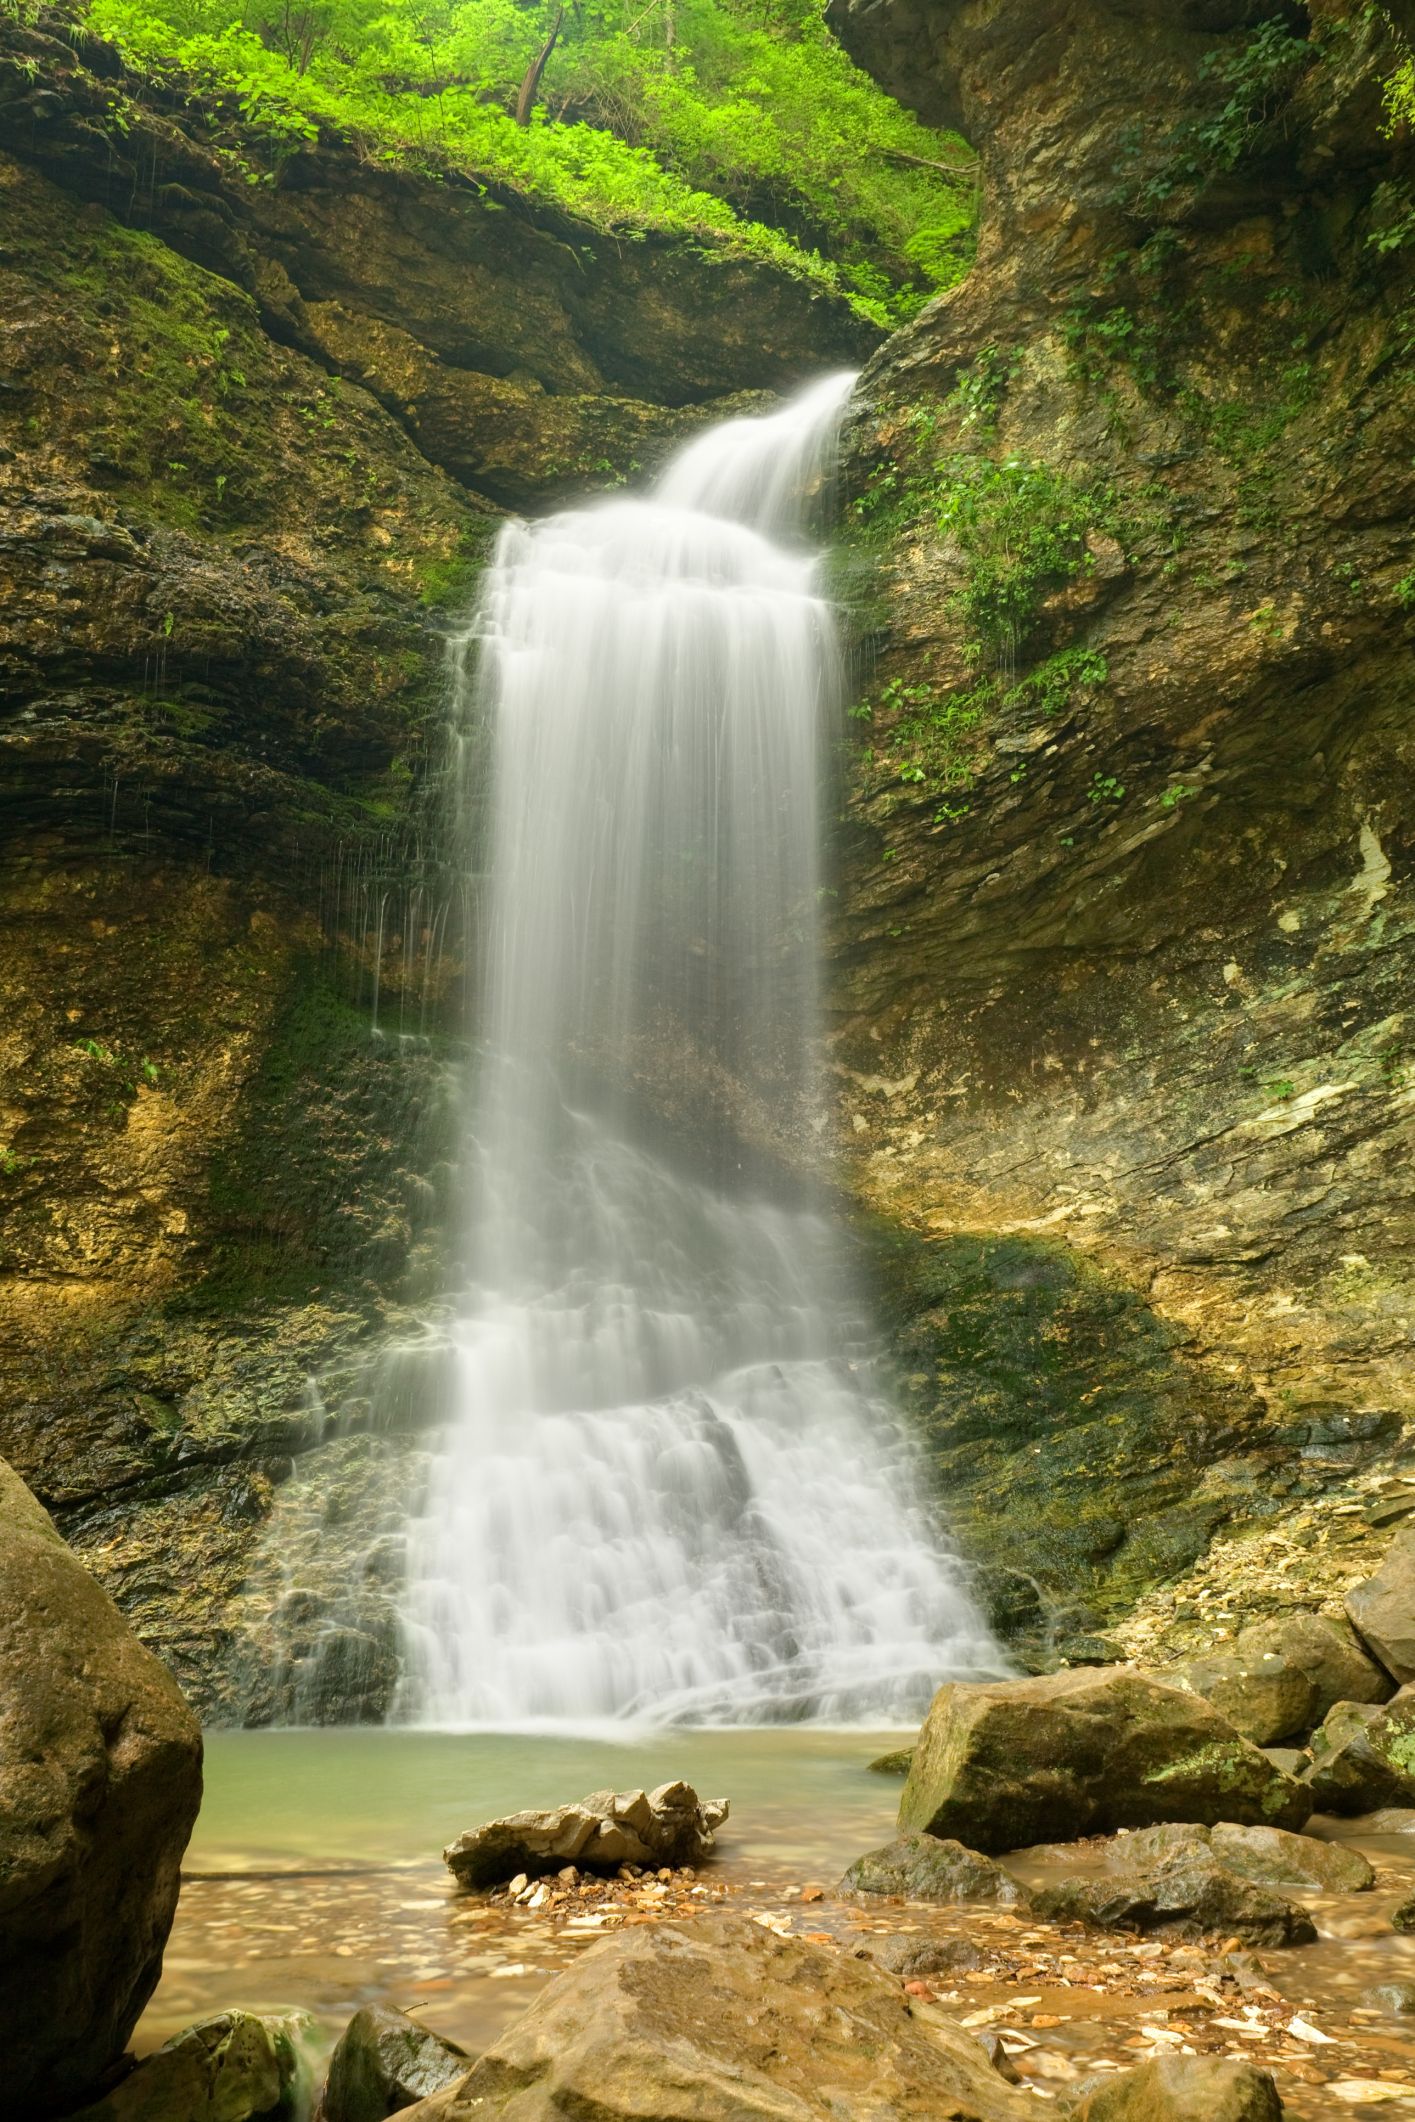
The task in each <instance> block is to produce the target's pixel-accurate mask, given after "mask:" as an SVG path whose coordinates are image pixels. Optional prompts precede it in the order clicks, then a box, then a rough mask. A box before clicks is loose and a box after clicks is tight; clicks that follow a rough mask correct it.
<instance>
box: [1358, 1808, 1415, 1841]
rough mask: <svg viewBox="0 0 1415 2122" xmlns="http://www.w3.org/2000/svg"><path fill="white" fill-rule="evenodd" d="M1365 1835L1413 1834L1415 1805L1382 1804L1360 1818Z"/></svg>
mask: <svg viewBox="0 0 1415 2122" xmlns="http://www.w3.org/2000/svg"><path fill="white" fill-rule="evenodd" d="M1361 1832H1362V1834H1366V1835H1415V1806H1411V1805H1383V1806H1381V1807H1380V1808H1379V1810H1378V1811H1376V1812H1373V1813H1366V1814H1365V1815H1364V1816H1363V1818H1362V1820H1361Z"/></svg>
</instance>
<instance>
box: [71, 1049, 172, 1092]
mask: <svg viewBox="0 0 1415 2122" xmlns="http://www.w3.org/2000/svg"><path fill="white" fill-rule="evenodd" d="M74 1052H75V1053H76V1054H82V1055H83V1057H84V1059H85V1060H87V1061H96V1062H97V1063H98V1065H99V1067H100V1068H102V1069H105V1070H106V1071H107V1072H108V1074H109V1075H110V1076H112V1077H113V1078H114V1079H115V1080H116V1081H117V1083H118V1084H119V1085H120V1086H121V1088H122V1090H123V1091H124V1092H125V1093H126V1094H127V1096H128V1097H130V1098H131V1097H133V1096H135V1095H136V1093H137V1089H138V1086H139V1084H142V1083H145V1084H147V1086H148V1087H149V1089H152V1088H155V1087H156V1084H157V1081H158V1078H159V1076H160V1074H161V1071H160V1070H159V1068H158V1066H157V1063H156V1062H155V1061H150V1060H149V1059H148V1057H147V1056H146V1054H144V1055H143V1057H142V1059H141V1060H129V1059H128V1058H126V1057H125V1056H124V1055H122V1054H119V1053H115V1052H114V1050H113V1048H112V1047H111V1046H105V1045H104V1043H103V1041H102V1040H101V1039H76V1040H75V1041H74Z"/></svg>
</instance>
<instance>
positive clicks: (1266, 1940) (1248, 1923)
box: [1032, 1844, 1317, 1946]
mask: <svg viewBox="0 0 1415 2122" xmlns="http://www.w3.org/2000/svg"><path fill="white" fill-rule="evenodd" d="M1032 1908H1033V1911H1034V1913H1035V1914H1036V1915H1038V1916H1043V1917H1046V1918H1047V1919H1048V1920H1049V1921H1051V1922H1054V1923H1089V1924H1092V1925H1093V1926H1094V1927H1095V1928H1096V1929H1098V1930H1138V1931H1155V1930H1158V1931H1164V1932H1165V1933H1167V1934H1168V1935H1169V1936H1170V1937H1174V1938H1206V1937H1223V1938H1237V1939H1238V1940H1239V1941H1240V1942H1241V1943H1242V1944H1244V1945H1257V1946H1278V1945H1310V1944H1311V1942H1312V1940H1313V1939H1314V1938H1315V1937H1316V1935H1317V1930H1316V1925H1315V1924H1314V1923H1313V1921H1312V1919H1311V1917H1310V1916H1309V1915H1308V1913H1307V1911H1306V1909H1305V1908H1301V1907H1299V1906H1298V1905H1297V1904H1296V1903H1295V1902H1292V1901H1286V1900H1284V1899H1283V1898H1282V1896H1281V1895H1280V1894H1275V1893H1274V1892H1273V1891H1272V1890H1271V1888H1270V1887H1266V1886H1259V1885H1257V1884H1256V1883H1255V1882H1254V1881H1253V1880H1252V1879H1244V1878H1240V1877H1239V1875H1238V1874H1237V1873H1236V1872H1232V1871H1230V1870H1229V1869H1228V1868H1227V1866H1226V1865H1224V1864H1222V1863H1220V1862H1219V1860H1218V1858H1217V1857H1216V1856H1215V1855H1214V1854H1213V1852H1212V1850H1210V1849H1208V1848H1206V1847H1204V1846H1203V1845H1202V1844H1196V1845H1192V1846H1183V1845H1181V1846H1180V1847H1177V1848H1172V1849H1170V1850H1168V1851H1166V1852H1164V1853H1163V1854H1161V1855H1158V1856H1155V1857H1152V1858H1150V1859H1149V1861H1145V1860H1144V1859H1143V1858H1141V1859H1140V1860H1139V1861H1137V1862H1135V1863H1134V1864H1127V1865H1126V1866H1125V1868H1124V1869H1123V1870H1120V1869H1118V1868H1117V1869H1115V1870H1112V1871H1107V1872H1106V1873H1103V1874H1102V1875H1101V1876H1099V1877H1097V1878H1084V1879H1065V1880H1062V1881H1061V1882H1060V1883H1059V1884H1058V1885H1056V1886H1047V1887H1043V1888H1041V1890H1040V1891H1039V1892H1037V1893H1035V1894H1034V1895H1033V1896H1032Z"/></svg>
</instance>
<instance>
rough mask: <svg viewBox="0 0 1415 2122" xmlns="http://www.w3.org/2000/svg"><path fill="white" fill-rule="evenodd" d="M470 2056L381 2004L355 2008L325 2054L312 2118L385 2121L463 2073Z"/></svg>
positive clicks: (469, 2064) (338, 2121)
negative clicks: (325, 2068)
mask: <svg viewBox="0 0 1415 2122" xmlns="http://www.w3.org/2000/svg"><path fill="white" fill-rule="evenodd" d="M471 2067H472V2059H471V2057H470V2056H469V2055H468V2054H467V2052H466V2050H465V2049H464V2048H458V2046H457V2045H456V2043H455V2042H454V2041H444V2040H443V2039H442V2037H441V2035H439V2034H431V2033H429V2032H428V2030H427V2028H426V2027H424V2026H419V2025H418V2023H417V2021H416V2020H414V2019H410V2018H408V2017H407V2015H406V2014H405V2013H403V2012H400V2011H394V2010H392V2009H391V2007H389V2006H388V2005H384V2004H366V2005H365V2006H364V2008H363V2010H362V2011H358V2012H355V2014H354V2016H353V2018H352V2019H351V2020H350V2021H349V2024H348V2025H347V2026H346V2027H345V2029H344V2031H343V2033H342V2034H341V2035H340V2037H339V2040H338V2042H337V2043H336V2045H335V2049H334V2053H333V2055H332V2056H331V2057H330V2059H329V2070H328V2073H327V2075H326V2077H325V2080H324V2091H323V2092H322V2093H321V2095H320V2099H319V2106H318V2108H317V2109H316V2111H315V2112H316V2122H385V2117H386V2116H388V2115H396V2114H399V2113H401V2111H402V2110H403V2109H404V2108H405V2107H411V2106H412V2105H413V2104H414V2102H415V2101H417V2100H425V2099H426V2098H427V2096H428V2094H429V2093H435V2092H441V2090H442V2088H443V2087H444V2086H446V2085H451V2084H453V2083H454V2082H455V2080H456V2079H458V2078H460V2077H463V2076H465V2074H466V2073H467V2071H469V2070H470V2069H471Z"/></svg>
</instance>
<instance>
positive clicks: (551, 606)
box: [390, 376, 998, 1727]
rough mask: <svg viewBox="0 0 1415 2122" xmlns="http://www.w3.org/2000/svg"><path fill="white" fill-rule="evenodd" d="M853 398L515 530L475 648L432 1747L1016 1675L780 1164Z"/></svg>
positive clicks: (431, 1614) (801, 999)
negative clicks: (485, 896)
mask: <svg viewBox="0 0 1415 2122" xmlns="http://www.w3.org/2000/svg"><path fill="white" fill-rule="evenodd" d="M850 381H851V379H850V378H849V377H845V376H841V377H834V378H831V379H829V380H827V381H825V382H823V383H820V384H818V385H816V386H815V387H814V388H812V389H811V390H810V391H808V392H806V393H805V394H804V395H803V396H802V397H801V398H800V399H799V400H797V401H796V403H794V404H793V405H791V406H789V407H788V408H787V409H786V410H784V411H783V412H780V413H778V414H776V415H773V416H772V417H770V418H765V419H755V420H742V421H735V422H732V423H729V424H727V425H725V426H722V427H719V428H717V429H714V430H712V431H710V432H708V433H707V434H705V435H703V436H702V437H700V438H699V439H697V440H696V441H694V442H693V443H692V444H691V445H690V446H689V447H688V448H687V449H685V450H684V451H683V452H682V454H681V455H680V456H679V457H678V458H677V459H676V461H675V462H674V463H673V464H672V465H671V466H670V467H669V469H668V471H667V472H666V473H665V475H664V476H663V477H662V479H661V480H660V481H659V483H658V485H657V487H656V488H655V489H654V490H653V491H652V492H651V493H649V494H648V495H647V496H646V497H644V498H637V499H616V500H611V501H606V502H601V503H599V504H596V505H594V506H592V507H587V508H583V509H579V510H575V511H573V512H570V513H565V514H561V515H557V516H553V517H551V518H549V519H547V520H545V521H541V522H538V523H530V524H524V523H515V524H512V525H511V526H510V527H508V528H507V529H506V530H505V531H504V532H503V534H502V537H501V541H500V545H499V548H498V550H497V553H496V556H495V560H494V563H493V565H492V567H491V570H490V573H489V577H488V580H487V584H486V587H485V591H484V595H483V598H482V601H481V604H480V607H479V609H478V611H477V613H476V616H475V619H474V621H473V634H474V636H475V653H473V654H470V655H468V656H466V657H464V658H463V659H462V661H463V665H464V667H465V669H466V671H467V673H468V676H467V680H466V683H465V685H464V686H463V688H462V691H461V696H460V698H459V699H458V701H457V703H456V719H457V724H458V727H459V728H460V729H461V730H462V731H463V733H464V735H465V739H466V744H467V749H468V753H469V755H470V754H471V752H472V751H473V750H474V749H475V746H476V742H477V739H478V736H479V733H480V732H481V731H482V730H483V729H484V728H485V727H486V726H488V725H489V727H490V730H491V734H492V767H491V791H490V801H491V828H490V849H491V853H490V869H491V879H492V882H491V892H490V908H489V920H488V930H487V938H486V946H485V979H484V985H483V991H482V994H481V996H480V998H479V1002H478V1030H479V1032H480V1034H481V1036H482V1038H483V1039H484V1042H485V1049H486V1052H485V1058H484V1060H483V1061H482V1063H481V1065H480V1067H479V1069H478V1071H477V1075H476V1080H475V1083H474V1085H473V1086H472V1087H471V1088H470V1090H469V1100H468V1110H467V1115H466V1137H467V1141H468V1144H469V1150H468V1158H467V1183H466V1188H465V1197H466V1203H467V1206H466V1214H465V1221H464V1228H463V1232H462V1238H463V1249H462V1252H463V1261H464V1268H463V1272H464V1275H465V1283H464V1286H463V1288H462V1290H461V1292H460V1294H459V1295H458V1297H457V1298H456V1300H455V1303H454V1304H453V1305H452V1307H451V1309H450V1315H449V1317H448V1318H447V1319H446V1320H444V1321H443V1322H442V1323H440V1324H439V1325H438V1326H437V1327H436V1328H435V1329H432V1330H430V1331H429V1333H428V1335H427V1337H426V1338H425V1339H424V1340H423V1341H421V1342H419V1343H418V1344H416V1345H415V1346H414V1347H412V1348H411V1349H409V1348H404V1349H403V1350H401V1351H399V1352H398V1353H397V1355H396V1357H395V1358H394V1359H393V1361H392V1362H391V1364H390V1376H391V1377H393V1378H395V1380H396V1390H397V1392H398V1394H399V1396H400V1397H403V1398H406V1396H407V1395H408V1394H409V1393H410V1392H411V1393H412V1394H413V1396H414V1397H418V1396H419V1395H421V1396H422V1398H423V1400H424V1404H425V1405H429V1406H433V1407H435V1408H436V1409H437V1410H438V1411H439V1412H440V1414H441V1416H442V1429H441V1436H440V1443H439V1445H438V1448H437V1452H436V1455H435V1459H434V1465H433V1471H432V1477H431V1480H430V1482H429V1484H428V1489H427V1495H426V1500H425V1504H424V1507H423V1509H422V1510H421V1512H420V1514H419V1515H417V1516H416V1517H415V1518H414V1520H413V1522H412V1525H411V1527H410V1535H409V1574H408V1584H407V1590H406V1595H405V1598H404V1602H403V1634H404V1645H403V1648H404V1680H403V1683H402V1687H401V1691H400V1696H399V1700H398V1705H397V1714H398V1716H399V1718H400V1719H401V1720H402V1721H405V1722H412V1723H421V1724H425V1725H438V1726H459V1727H471V1726H517V1727H525V1726H527V1725H533V1724H537V1723H549V1724H554V1723H557V1722H561V1723H563V1722H571V1723H577V1724H581V1725H583V1724H585V1723H586V1722H593V1721H594V1720H599V1719H603V1720H623V1719H634V1718H650V1719H653V1720H656V1721H666V1720H674V1721H691V1722H698V1723H704V1722H707V1723H711V1722H719V1723H732V1722H736V1723H740V1722H751V1721H761V1720H763V1719H772V1718H781V1717H791V1718H799V1717H803V1716H804V1717H814V1718H821V1719H861V1718H874V1719H876V1720H883V1719H893V1718H897V1717H903V1716H906V1715H908V1714H909V1713H911V1712H913V1711H915V1710H918V1709H920V1708H922V1706H923V1705H924V1703H925V1702H926V1701H927V1699H928V1696H929V1693H930V1691H931V1689H932V1688H933V1687H934V1686H936V1685H937V1684H938V1682H939V1680H940V1679H942V1678H945V1677H948V1676H950V1675H953V1676H959V1675H964V1674H976V1673H978V1672H981V1671H988V1670H996V1669H997V1664H998V1659H997V1653H996V1650H995V1647H994V1645H993V1644H992V1642H991V1639H990V1637H989V1635H988V1632H987V1630H986V1628H985V1626H984V1625H983V1623H982V1622H981V1620H980V1618H979V1616H978V1615H977V1613H976V1611H975V1609H974V1608H973V1606H972V1605H971V1603H970V1601H969V1599H968V1597H967V1594H966V1592H965V1590H964V1588H963V1586H962V1583H961V1580H960V1575H959V1572H958V1569H957V1567H956V1565H955V1563H954V1561H953V1560H952V1558H951V1557H950V1556H949V1554H948V1552H947V1549H946V1545H945V1544H944V1542H943V1540H942V1539H941V1536H940V1534H939V1531H938V1528H937V1527H936V1525H934V1524H933V1523H932V1522H931V1520H930V1517H929V1514H928V1513H927V1511H926V1510H925V1509H924V1508H923V1507H922V1506H921V1504H920V1502H919V1500H918V1499H919V1497H920V1496H921V1495H922V1493H923V1490H924V1483H923V1481H922V1479H921V1477H920V1475H919V1472H918V1469H917V1467H916V1466H915V1464H914V1461H913V1458H912V1456H911V1453H910V1449H909V1446H908V1444H907V1442H906V1439H905V1437H904V1435H903V1432H902V1430H901V1427H900V1424H899V1422H898V1420H897V1418H896V1416H895V1413H894V1411H893V1409H892V1408H891V1406H890V1404H889V1402H888V1400H887V1398H886V1396H885V1395H884V1394H883V1393H882V1391H881V1390H880V1388H879V1387H878V1385H877V1384H876V1383H874V1382H873V1379H872V1374H871V1363H870V1350H869V1340H868V1331H867V1324H866V1322H864V1321H863V1320H862V1319H861V1318H860V1316H859V1313H858V1307H857V1306H856V1304H855V1303H854V1301H853V1297H852V1293H851V1291H850V1289H849V1286H848V1277H847V1276H846V1274H845V1272H844V1269H843V1265H842V1261H841V1257H840V1248H839V1244H838V1240H837V1237H836V1235H835V1233H834V1231H833V1229H832V1225H831V1222H830V1220H829V1218H828V1217H827V1216H825V1215H824V1214H823V1213H822V1212H821V1210H820V1207H819V1206H818V1205H817V1204H815V1203H813V1201H812V1199H811V1196H810V1192H809V1188H808V1187H804V1186H803V1185H802V1184H801V1183H800V1182H799V1180H793V1181H792V1182H791V1183H790V1184H788V1183H787V1182H786V1181H785V1180H784V1179H783V1178H782V1177H781V1171H782V1158H783V1157H785V1159H786V1160H787V1161H788V1162H791V1163H794V1165H795V1166H796V1168H797V1169H798V1171H799V1169H800V1167H801V1165H802V1161H803V1160H802V1156H801V1145H802V1144H803V1143H804V1144H810V1143H812V1142H813V1141H814V1140H815V1139H816V1138H817V1137H818V1136H819V1133H820V1130H821V1127H822V1125H823V1122H822V1117H821V1112H820V1108H819V1100H818V1095H817V1083H816V1077H815V1064H814V1058H813V1057H814V1054H815V1050H816V1041H817V1029H818V1026H817V1011H816V977H817V963H818V955H819V951H818V933H817V924H818V894H819V890H820V837H821V834H820V807H821V794H820V792H821V788H822V784H823V779H824V774H825V766H826V757H827V752H826V747H827V745H828V743H829V742H830V739H831V737H832V733H833V727H834V716H835V714H836V713H837V712H838V708H839V704H840V703H839V661H838V654H837V647H836V640H835V629H834V624H833V620H832V614H831V610H830V607H829V605H828V603H827V602H826V601H825V599H824V598H823V597H822V595H821V593H820V588H819V584H818V580H817V563H816V558H815V555H814V554H813V553H812V552H811V551H810V550H809V548H808V546H807V544H806V543H805V532H806V528H807V524H808V520H809V509H810V505H811V501H812V497H813V495H815V494H816V493H818V491H819V488H820V486H821V483H822V480H823V478H824V477H825V476H826V474H827V472H828V467H829V463H830V458H831V454H832V451H833V447H834V438H835V433H836V429H837V425H838V422H839V418H840V415H841V412H842V410H843V407H844V403H845V400H846V397H847V395H848V391H849V386H850ZM472 778H473V776H472V769H471V768H470V767H469V769H468V783H469V786H470V783H471V780H472ZM481 793H482V792H481V790H480V787H478V790H477V794H478V796H479V797H480V795H481ZM469 808H470V805H469ZM467 834H468V844H467V845H466V848H465V853H466V859H467V861H468V863H469V864H471V863H472V861H473V860H474V858H475V849H474V847H473V846H472V844H471V840H470V835H471V827H470V826H468V827H467ZM665 1087H667V1088H666V1089H665ZM675 1101H676V1102H675ZM665 1102H667V1103H669V1104H673V1105H675V1110H674V1111H673V1112H672V1114H671V1116H670V1118H671V1125H670V1127H668V1128H665V1126H664V1124H663V1122H662V1119H661V1118H659V1119H655V1118H654V1117H651V1115H652V1114H653V1113H654V1111H655V1107H656V1106H657V1109H658V1111H659V1112H660V1113H661V1112H662V1110H663V1107H664V1105H665ZM665 1139H671V1140H672V1141H673V1143H674V1149H673V1151H672V1152H671V1153H670V1152H669V1151H668V1150H666V1149H665V1147H664V1142H665ZM807 1161H809V1160H807Z"/></svg>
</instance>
